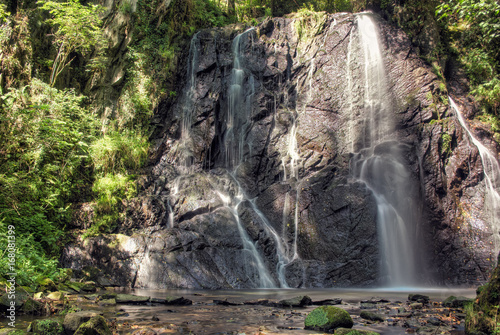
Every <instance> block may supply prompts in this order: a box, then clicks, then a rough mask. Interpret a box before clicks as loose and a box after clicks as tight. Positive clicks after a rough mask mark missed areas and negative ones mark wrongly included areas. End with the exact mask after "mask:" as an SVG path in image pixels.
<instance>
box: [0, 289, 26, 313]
mask: <svg viewBox="0 0 500 335" xmlns="http://www.w3.org/2000/svg"><path fill="white" fill-rule="evenodd" d="M29 298H30V296H29V295H28V293H26V292H24V291H18V290H16V293H15V298H14V302H15V307H16V309H18V308H21V307H22V306H23V305H24V303H25V302H26V301H27V300H28V299H29ZM10 302H11V299H9V294H7V293H5V294H4V295H2V296H1V297H0V311H5V310H6V309H7V308H9V307H10Z"/></svg>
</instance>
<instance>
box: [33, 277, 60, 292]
mask: <svg viewBox="0 0 500 335" xmlns="http://www.w3.org/2000/svg"><path fill="white" fill-rule="evenodd" d="M37 284H38V291H43V292H53V291H57V286H56V284H55V283H54V282H53V281H52V279H50V278H41V279H38V280H37Z"/></svg>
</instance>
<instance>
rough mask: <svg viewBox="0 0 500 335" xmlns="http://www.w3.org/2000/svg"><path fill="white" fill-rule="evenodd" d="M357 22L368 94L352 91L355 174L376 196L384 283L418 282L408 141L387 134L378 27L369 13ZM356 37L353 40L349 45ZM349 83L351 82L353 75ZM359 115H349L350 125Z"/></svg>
mask: <svg viewBox="0 0 500 335" xmlns="http://www.w3.org/2000/svg"><path fill="white" fill-rule="evenodd" d="M357 27H358V35H359V36H358V41H359V45H360V48H361V49H362V51H363V56H364V58H363V65H364V66H363V67H362V69H361V70H362V71H360V72H361V73H359V74H357V75H358V76H361V77H362V78H363V81H362V83H363V85H362V86H361V92H360V93H359V94H361V95H362V96H363V97H364V98H363V99H361V100H360V101H354V100H353V99H354V95H355V94H351V93H349V97H350V99H352V100H351V101H350V109H351V114H354V113H353V110H354V109H355V108H358V109H360V110H361V112H362V114H361V123H360V124H359V125H360V127H352V128H351V131H350V132H351V136H353V137H352V138H351V139H350V140H351V143H353V144H352V147H353V148H356V147H357V146H360V147H361V148H363V149H361V150H360V151H359V152H358V153H356V154H355V155H354V156H353V158H352V160H351V169H352V173H353V176H354V178H356V179H357V180H360V181H362V182H364V183H365V184H366V185H367V187H368V188H369V189H370V190H371V191H372V193H373V195H374V197H375V200H376V204H377V227H378V238H379V245H380V253H381V255H380V256H381V271H382V277H383V281H384V283H383V284H385V285H387V286H389V287H397V286H412V285H416V284H417V283H418V279H417V271H416V269H417V263H418V262H417V254H416V250H417V241H418V239H417V236H416V235H417V234H416V232H417V226H418V223H419V213H420V212H419V206H418V202H417V201H415V200H414V199H413V198H414V197H415V194H414V193H412V190H413V189H414V187H413V185H412V180H411V173H410V172H409V171H408V169H407V168H406V163H405V161H404V159H403V152H404V150H406V149H407V147H406V146H405V145H404V144H402V143H399V142H397V141H391V140H389V137H390V136H391V135H392V134H393V131H394V128H395V124H394V121H393V119H394V113H393V110H392V108H391V98H390V93H389V91H388V85H387V79H386V75H385V70H384V61H383V57H382V53H381V50H380V46H379V40H378V33H377V27H376V25H375V24H374V22H373V20H372V18H371V16H370V15H368V14H361V15H359V16H358V17H357ZM352 43H353V40H351V41H350V44H351V45H350V46H349V49H351V48H352V47H353V46H352ZM350 61H351V59H350V55H349V62H350ZM352 72H354V71H351V70H350V69H349V71H348V74H349V76H355V74H354V73H352ZM354 78H356V77H354ZM349 83H350V84H349V86H351V88H353V87H354V84H353V81H352V78H350V79H349ZM352 117H353V118H354V117H355V116H354V115H353V116H352ZM356 121H357V120H351V125H353V124H355V122H356ZM354 143H356V145H354ZM417 198H418V194H417Z"/></svg>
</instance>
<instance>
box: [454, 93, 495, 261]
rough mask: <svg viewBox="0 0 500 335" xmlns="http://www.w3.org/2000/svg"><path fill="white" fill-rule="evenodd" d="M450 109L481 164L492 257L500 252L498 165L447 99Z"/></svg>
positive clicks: (456, 107) (458, 111)
mask: <svg viewBox="0 0 500 335" xmlns="http://www.w3.org/2000/svg"><path fill="white" fill-rule="evenodd" d="M448 100H449V101H450V105H451V107H452V109H453V110H454V111H455V114H456V115H457V119H458V121H459V123H460V125H461V126H462V128H463V129H464V130H465V132H466V133H467V135H468V136H469V138H470V140H471V142H472V144H474V145H475V146H476V147H477V149H478V150H479V155H480V156H481V163H482V164H483V173H484V179H485V182H486V197H485V200H484V203H485V206H484V207H485V209H486V212H487V215H489V216H490V217H489V223H490V228H491V232H492V241H491V242H492V244H493V247H494V252H493V255H498V252H499V251H500V235H499V233H500V194H498V190H499V188H500V165H499V164H498V161H497V159H496V158H495V156H494V155H493V154H492V153H491V152H490V151H489V150H488V148H486V147H485V146H484V145H483V144H482V143H481V142H480V141H479V140H478V139H477V138H476V137H475V136H474V135H473V134H472V132H471V131H470V130H469V127H468V126H467V123H466V122H465V119H464V117H463V116H462V114H461V112H460V109H459V108H458V106H457V105H456V103H455V101H453V99H452V98H451V97H448Z"/></svg>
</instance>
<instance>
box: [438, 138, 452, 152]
mask: <svg viewBox="0 0 500 335" xmlns="http://www.w3.org/2000/svg"><path fill="white" fill-rule="evenodd" d="M451 141H452V137H451V135H450V134H448V133H442V134H441V141H440V143H439V144H440V149H441V155H442V156H445V157H449V156H450V155H451Z"/></svg>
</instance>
